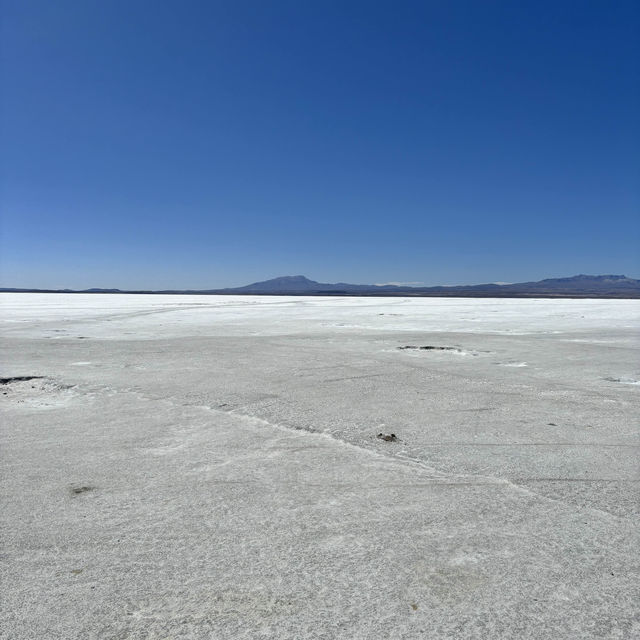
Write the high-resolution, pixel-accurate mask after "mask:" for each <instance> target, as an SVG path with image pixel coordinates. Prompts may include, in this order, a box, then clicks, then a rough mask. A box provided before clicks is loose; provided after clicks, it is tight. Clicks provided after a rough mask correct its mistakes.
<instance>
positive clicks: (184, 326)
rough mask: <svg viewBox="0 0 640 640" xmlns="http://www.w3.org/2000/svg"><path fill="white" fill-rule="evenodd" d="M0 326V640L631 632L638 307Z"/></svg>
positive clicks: (460, 302) (519, 305) (68, 313)
mask: <svg viewBox="0 0 640 640" xmlns="http://www.w3.org/2000/svg"><path fill="white" fill-rule="evenodd" d="M0 303H1V304H2V312H3V313H2V314H1V315H2V318H0V326H1V328H2V331H3V342H2V348H3V350H4V354H3V358H2V363H3V366H2V370H1V371H0V373H1V374H2V375H3V376H5V378H4V379H11V378H16V377H22V376H29V375H30V374H31V375H34V376H44V377H43V378H37V379H36V378H34V379H32V380H12V381H11V382H8V383H7V384H5V385H2V386H0V410H1V411H2V414H3V419H2V431H1V434H2V442H1V443H0V445H1V447H2V452H3V454H2V464H3V484H2V503H1V504H0V508H1V509H2V526H3V542H4V560H5V562H4V564H3V574H2V584H3V613H2V615H3V624H2V630H3V631H2V632H1V633H4V634H5V635H4V636H2V637H7V638H12V639H14V638H15V639H18V640H22V639H24V640H26V639H27V638H29V639H31V638H36V637H37V638H47V637H60V638H65V639H67V638H68V639H73V638H78V639H80V638H82V639H84V638H116V637H118V638H132V639H136V638H140V639H142V638H144V639H155V638H158V639H160V638H168V637H170V638H203V639H204V638H207V639H208V638H222V639H224V638H230V639H231V638H233V639H236V638H256V637H260V638H331V639H333V638H345V639H347V638H348V639H352V638H362V639H365V638H366V639H370V638H422V637H429V638H435V639H439V638H483V639H484V638H516V637H517V638H525V639H526V638H536V639H537V638H554V639H555V638H576V639H577V638H580V639H582V638H631V637H635V636H638V635H640V628H639V627H638V620H637V616H636V602H637V601H638V599H640V597H639V596H640V593H639V589H638V576H639V571H640V568H639V565H640V562H639V561H638V557H639V554H638V535H637V531H638V517H639V515H640V513H639V512H640V509H639V507H638V505H639V504H640V500H638V488H639V486H640V477H639V476H640V474H639V470H638V453H639V444H640V438H639V437H638V435H639V431H638V420H637V399H638V396H637V393H638V391H637V385H636V384H634V382H637V379H638V377H637V375H636V373H637V362H638V354H639V345H638V339H637V333H636V331H635V329H634V328H633V327H637V325H638V319H639V318H640V305H639V304H638V302H636V301H619V300H616V301H601V300H465V299H455V300H454V299H422V300H421V299H398V298H389V299H371V298H315V297H314V298H287V297H268V298H266V297H265V298H257V297H242V298H239V297H237V298H235V297H224V296H211V297H207V296H136V295H132V296H126V295H95V294H94V295H90V296H88V295H70V296H67V295H62V294H60V295H39V294H4V295H3V296H2V297H1V298H0ZM340 325H343V326H340ZM346 325H349V326H346ZM51 336H55V340H50V339H49V338H50V337H51ZM79 336H87V338H85V339H82V340H78V337H79ZM398 346H415V347H417V348H416V349H406V350H405V349H398ZM420 346H423V347H424V346H428V347H451V349H440V348H431V349H419V347H420ZM457 350H459V351H460V352H464V353H466V354H473V355H474V356H476V357H466V358H465V357H455V356H457V355H460V353H458V351H457ZM496 365H501V366H496ZM523 365H527V366H523ZM378 434H382V435H383V436H384V435H390V434H394V435H395V436H396V439H395V440H393V439H391V440H385V439H384V438H380V437H377V436H378Z"/></svg>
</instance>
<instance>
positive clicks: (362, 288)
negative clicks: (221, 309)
mask: <svg viewBox="0 0 640 640" xmlns="http://www.w3.org/2000/svg"><path fill="white" fill-rule="evenodd" d="M0 292H32V293H37V292H42V293H165V294H166V293H175V294H188V293H191V294H194V293H198V294H226V295H242V294H254V295H347V296H349V295H359V296H363V295H364V296H376V295H378V296H438V297H479V298H535V297H558V298H640V280H637V279H635V278H628V277H627V276H623V275H601V276H588V275H577V276H571V277H569V278H549V279H546V280H538V281H536V282H519V283H515V284H496V283H489V284H476V285H457V286H437V287H411V286H406V285H394V284H385V285H375V284H349V283H346V282H337V283H326V282H316V281H315V280H309V278H306V277H305V276H282V277H279V278H273V279H271V280H264V281H261V282H254V283H252V284H248V285H246V286H244V287H234V288H227V289H206V290H163V291H146V290H144V291H131V290H120V289H95V288H94V289H84V290H82V291H77V290H72V289H55V290H53V289H19V288H0Z"/></svg>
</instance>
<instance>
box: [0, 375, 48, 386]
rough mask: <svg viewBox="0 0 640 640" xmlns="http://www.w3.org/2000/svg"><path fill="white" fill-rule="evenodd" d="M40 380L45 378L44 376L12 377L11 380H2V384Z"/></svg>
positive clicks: (0, 381) (0, 379) (0, 382)
mask: <svg viewBox="0 0 640 640" xmlns="http://www.w3.org/2000/svg"><path fill="white" fill-rule="evenodd" d="M40 378H44V376H11V377H10V378H0V384H11V383H13V382H27V381H28V380H39V379H40Z"/></svg>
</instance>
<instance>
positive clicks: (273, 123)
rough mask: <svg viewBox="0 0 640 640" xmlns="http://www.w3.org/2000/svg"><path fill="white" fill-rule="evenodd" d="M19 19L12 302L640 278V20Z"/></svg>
mask: <svg viewBox="0 0 640 640" xmlns="http://www.w3.org/2000/svg"><path fill="white" fill-rule="evenodd" d="M2 12H3V21H2V34H1V36H2V79H1V86H0V88H1V92H2V103H3V104H2V132H1V133H2V145H1V146H2V176H3V177H2V192H1V200H0V204H1V207H2V226H1V232H2V233H1V247H0V248H1V250H2V254H1V258H0V273H1V283H2V286H24V287H72V288H83V287H91V286H95V287H120V288H165V287H167V288H169V287H183V288H188V287H193V288H207V287H209V288H211V287H218V286H235V285H242V284H246V283H249V282H252V281H255V280H263V279H266V278H270V277H274V276H279V275H287V274H305V275H307V276H308V277H310V278H312V279H315V280H320V281H323V282H334V281H346V282H362V283H383V282H392V281H393V282H407V281H409V282H421V283H425V284H457V283H478V282H491V281H507V282H518V281H524V280H536V279H540V278H545V277H554V276H568V275H574V274H576V273H590V274H603V273H625V274H627V275H629V276H633V277H640V249H639V247H640V215H639V210H640V207H639V205H640V189H639V183H638V176H639V175H640V151H639V150H640V144H639V143H640V131H639V129H640V124H639V123H640V119H639V117H638V114H639V113H640V97H639V82H638V76H639V74H638V70H639V58H640V52H639V47H638V38H637V36H638V33H639V27H640V5H639V4H638V3H637V2H625V1H623V0H616V1H615V2H611V1H610V0H608V1H602V2H590V1H588V0H580V1H575V2H568V1H562V0H560V1H558V0H555V1H553V2H546V1H543V0H535V1H525V2H514V1H511V0H509V1H505V2H493V1H491V0H483V1H482V2H480V1H478V0H473V1H470V2H464V1H455V0H438V1H435V0H434V1H429V0H422V1H420V2H410V1H401V0H394V1H388V2H387V1H376V2H372V1H371V0H366V1H363V2H358V1H354V0H352V1H349V0H340V1H335V2H334V1H330V0H322V1H320V0H318V1H314V0H310V1H308V2H301V1H300V0H292V1H290V2H284V1H280V0H266V1H265V0H252V1H244V0H224V1H218V2H216V1H214V0H209V1H206V2H192V1H184V0H181V1H177V0H176V1H170V2H169V1H165V2H161V1H159V0H153V1H149V2H142V1H138V0H126V1H119V0H99V1H94V0H76V1H74V2H68V1H65V0H56V1H55V2H52V1H51V0H45V1H30V0H4V2H3V9H2Z"/></svg>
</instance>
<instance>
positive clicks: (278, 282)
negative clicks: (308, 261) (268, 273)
mask: <svg viewBox="0 0 640 640" xmlns="http://www.w3.org/2000/svg"><path fill="white" fill-rule="evenodd" d="M322 286H323V285H321V284H320V283H319V282H316V281H315V280H309V278H307V277H306V276H279V277H278V278H272V279H271V280H263V281H261V282H253V283H252V284H249V285H247V286H246V287H240V288H239V289H238V290H243V291H263V292H270V291H294V292H298V291H316V290H317V289H318V287H322Z"/></svg>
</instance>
